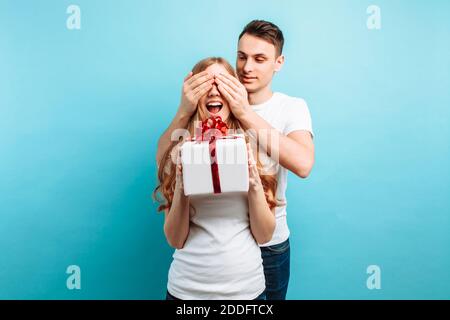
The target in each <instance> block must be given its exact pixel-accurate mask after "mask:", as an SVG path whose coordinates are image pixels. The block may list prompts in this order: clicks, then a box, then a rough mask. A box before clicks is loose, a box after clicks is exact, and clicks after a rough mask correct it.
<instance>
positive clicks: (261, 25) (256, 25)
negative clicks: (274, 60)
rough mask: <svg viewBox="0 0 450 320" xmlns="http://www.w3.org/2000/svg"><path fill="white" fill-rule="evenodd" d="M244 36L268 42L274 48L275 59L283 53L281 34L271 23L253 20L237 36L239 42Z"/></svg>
mask: <svg viewBox="0 0 450 320" xmlns="http://www.w3.org/2000/svg"><path fill="white" fill-rule="evenodd" d="M244 34H249V35H252V36H255V37H257V38H261V39H263V40H266V41H267V42H270V43H271V44H273V45H274V46H275V49H276V53H277V57H278V56H280V55H281V53H282V52H283V45H284V37H283V32H281V30H280V28H278V27H277V26H276V25H275V24H273V23H272V22H268V21H264V20H253V21H251V22H250V23H249V24H247V25H246V26H245V28H244V30H242V32H241V34H240V35H239V40H240V39H241V38H242V36H243V35H244Z"/></svg>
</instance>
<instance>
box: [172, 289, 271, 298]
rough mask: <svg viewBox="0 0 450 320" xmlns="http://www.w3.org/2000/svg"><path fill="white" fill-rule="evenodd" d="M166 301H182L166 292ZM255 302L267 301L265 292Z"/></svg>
mask: <svg viewBox="0 0 450 320" xmlns="http://www.w3.org/2000/svg"><path fill="white" fill-rule="evenodd" d="M166 300H181V299H178V298H177V297H174V296H173V295H171V294H170V293H169V291H167V292H166ZM253 300H266V293H265V292H263V293H261V294H260V295H259V296H258V297H256V299H253Z"/></svg>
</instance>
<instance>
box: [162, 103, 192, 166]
mask: <svg viewBox="0 0 450 320" xmlns="http://www.w3.org/2000/svg"><path fill="white" fill-rule="evenodd" d="M190 118H191V115H188V114H185V113H183V112H181V111H180V110H178V111H177V114H176V115H175V117H174V118H173V120H172V122H171V123H170V125H169V127H168V128H167V129H166V131H164V133H163V135H162V136H161V137H160V138H159V140H158V150H157V152H156V164H157V166H158V167H159V164H160V163H161V160H162V157H163V156H164V153H165V152H166V150H167V148H169V146H170V144H171V142H172V141H171V135H172V132H173V131H174V130H176V129H182V128H186V127H187V125H188V122H189V119H190Z"/></svg>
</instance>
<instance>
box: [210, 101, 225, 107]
mask: <svg viewBox="0 0 450 320" xmlns="http://www.w3.org/2000/svg"><path fill="white" fill-rule="evenodd" d="M208 106H211V107H220V106H222V104H221V103H220V102H211V103H208Z"/></svg>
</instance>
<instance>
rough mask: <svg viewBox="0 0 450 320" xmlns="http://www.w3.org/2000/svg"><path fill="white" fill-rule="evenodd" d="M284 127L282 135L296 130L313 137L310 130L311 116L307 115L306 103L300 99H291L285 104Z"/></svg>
mask: <svg viewBox="0 0 450 320" xmlns="http://www.w3.org/2000/svg"><path fill="white" fill-rule="evenodd" d="M284 110H285V117H286V125H285V127H284V130H283V134H284V135H286V136H287V135H288V134H289V133H291V132H294V131H297V130H306V131H309V132H310V133H311V135H312V136H313V137H314V132H313V129H312V121H311V114H310V113H309V109H308V105H307V104H306V101H305V100H303V99H300V98H292V99H289V100H288V101H286V102H285V106H284Z"/></svg>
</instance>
